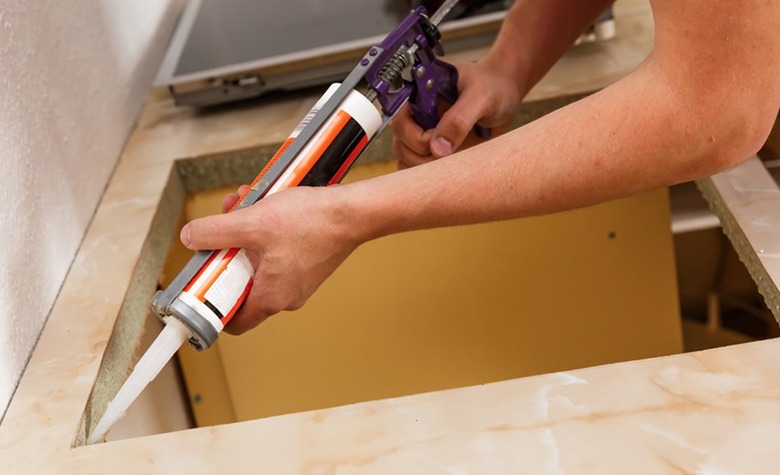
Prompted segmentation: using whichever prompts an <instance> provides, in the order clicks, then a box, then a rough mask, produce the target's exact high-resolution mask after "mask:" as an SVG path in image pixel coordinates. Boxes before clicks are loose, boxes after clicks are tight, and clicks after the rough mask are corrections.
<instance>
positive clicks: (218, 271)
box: [194, 247, 239, 302]
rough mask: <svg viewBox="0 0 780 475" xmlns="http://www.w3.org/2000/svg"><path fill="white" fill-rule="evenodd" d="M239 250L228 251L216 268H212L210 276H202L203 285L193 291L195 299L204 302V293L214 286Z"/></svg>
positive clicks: (235, 248)
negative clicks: (203, 279)
mask: <svg viewBox="0 0 780 475" xmlns="http://www.w3.org/2000/svg"><path fill="white" fill-rule="evenodd" d="M238 251H239V248H237V247H234V248H231V249H229V250H228V251H227V252H226V253H225V255H224V256H222V259H220V261H219V263H218V264H217V266H216V267H215V268H214V270H213V272H212V273H211V275H208V276H204V278H205V279H206V281H205V282H204V283H201V284H200V285H199V286H198V289H197V290H195V291H194V294H195V297H196V298H197V299H198V300H200V301H201V302H205V301H206V292H208V290H209V289H210V288H211V286H212V285H214V281H216V280H217V278H218V277H219V276H220V275H222V272H224V271H225V268H226V267H227V265H228V264H229V263H230V261H232V260H233V257H234V256H235V255H236V254H238Z"/></svg>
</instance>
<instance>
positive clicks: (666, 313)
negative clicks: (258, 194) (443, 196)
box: [178, 163, 682, 425]
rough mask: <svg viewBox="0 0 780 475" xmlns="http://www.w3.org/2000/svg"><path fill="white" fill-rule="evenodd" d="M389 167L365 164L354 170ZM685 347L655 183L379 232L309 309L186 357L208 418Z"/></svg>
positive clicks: (665, 214)
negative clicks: (472, 220) (560, 208)
mask: <svg viewBox="0 0 780 475" xmlns="http://www.w3.org/2000/svg"><path fill="white" fill-rule="evenodd" d="M392 168H393V164H390V163H388V164H378V165H363V166H359V167H356V169H355V170H354V171H353V172H352V174H351V176H350V178H351V179H353V180H354V179H360V178H363V177H366V176H371V175H374V174H378V173H386V172H388V171H391V170H392ZM224 192H225V190H215V191H213V192H208V193H201V194H199V195H198V196H196V197H193V198H192V199H190V201H189V203H188V205H187V211H186V216H187V219H191V218H192V217H195V216H198V215H204V214H210V213H214V212H217V211H218V208H219V202H220V200H221V197H222V195H223V194H224ZM179 252H181V249H180V250H179ZM185 258H186V255H185ZM178 265H179V266H180V265H181V264H178ZM681 348H682V343H681V330H680V320H679V311H678V300H677V287H676V280H675V266H674V258H673V249H672V237H671V233H670V228H669V207H668V198H667V193H666V191H665V190H658V191H654V192H651V193H646V194H643V195H639V196H636V197H632V198H628V199H623V200H618V201H614V202H610V203H606V204H603V205H600V206H595V207H591V208H586V209H581V210H577V211H572V212H566V213H559V214H555V215H551V216H545V217H540V218H531V219H519V220H512V221H506V222H500V223H491V224H486V225H478V226H467V227H456V228H448V229H437V230H430V231H422V232H413V233H406V234H401V235H396V236H391V237H388V238H383V239H379V240H377V241H374V242H370V243H368V244H366V245H364V246H363V247H361V248H359V249H358V250H357V251H356V252H355V253H354V254H353V255H352V256H350V258H349V259H348V260H347V261H346V262H345V264H344V265H343V266H342V267H341V268H340V269H338V270H337V271H336V273H335V274H334V275H333V276H332V277H331V278H330V279H329V280H328V281H326V282H325V284H323V286H322V287H321V288H320V289H319V290H318V292H317V293H316V294H315V295H314V296H313V297H312V298H311V300H310V301H309V302H308V303H307V304H306V305H305V306H304V307H303V308H302V309H301V310H299V311H296V312H289V313H284V314H281V315H278V316H276V317H273V318H271V319H270V320H268V321H267V322H265V323H264V324H262V325H261V326H260V327H258V328H257V329H255V330H254V331H252V332H249V333H248V334H245V335H242V336H240V337H233V336H229V335H223V336H221V337H220V340H219V341H218V343H217V345H216V346H215V348H214V349H212V350H208V351H206V352H203V353H196V352H194V351H192V350H189V349H187V351H183V352H182V353H183V354H182V355H181V356H182V365H183V369H184V373H185V379H186V381H187V384H188V386H189V391H190V399H191V401H192V402H193V409H194V413H195V415H196V419H197V422H198V423H199V424H201V425H212V424H216V423H220V422H230V421H232V420H240V421H243V420H249V419H256V418H261V417H267V416H272V415H278V414H284V413H290V412H298V411H304V410H309V409H315V408H324V407H330V406H337V405H343V404H349V403H354V402H359V401H366V400H375V399H383V398H388V397H392V396H400V395H407V394H414V393H420V392H425V391H435V390H439V389H445V388H454V387H461V386H467V385H474V384H481V383H486V382H491V381H499V380H505V379H510V378H517V377H521V376H527V375H533V374H542V373H549V372H553V371H562V370H568V369H573V368H581V367H586V366H593V365H599V364H604V363H611V362H617V361H626V360H632V359H638V358H647V357H651V356H659V355H667V354H673V353H678V352H680V351H681ZM224 385H226V388H225V387H224Z"/></svg>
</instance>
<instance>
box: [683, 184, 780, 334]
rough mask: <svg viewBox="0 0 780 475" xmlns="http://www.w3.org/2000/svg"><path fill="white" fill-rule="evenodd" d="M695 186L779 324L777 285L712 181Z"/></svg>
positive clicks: (779, 294) (778, 292)
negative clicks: (716, 217) (705, 200)
mask: <svg viewBox="0 0 780 475" xmlns="http://www.w3.org/2000/svg"><path fill="white" fill-rule="evenodd" d="M696 185H697V186H698V187H699V190H701V192H702V194H703V195H704V197H705V198H706V199H707V202H708V203H709V205H710V209H711V210H712V212H713V213H715V215H717V216H718V218H719V219H720V223H721V228H722V229H723V232H724V233H725V234H726V236H727V237H728V238H729V240H730V241H731V243H732V245H733V246H734V249H735V250H736V251H737V255H738V256H739V259H740V261H742V263H743V264H744V265H745V267H746V268H747V270H748V272H749V273H750V276H751V277H752V278H753V280H754V281H755V283H756V285H757V286H758V291H759V292H760V293H761V295H762V296H763V297H764V301H765V302H766V305H767V307H768V308H769V310H770V311H771V312H772V315H774V317H775V320H777V321H778V322H780V290H779V289H778V283H777V282H775V280H774V279H773V277H772V276H771V275H769V273H768V272H767V270H766V267H764V265H763V264H762V263H761V261H760V260H759V258H758V253H757V252H756V249H755V248H754V247H753V245H752V244H751V243H750V239H749V238H748V237H747V236H746V235H745V231H744V230H743V229H742V227H741V226H740V225H739V224H738V223H737V220H736V218H735V217H734V215H733V214H732V212H731V210H730V209H729V206H728V204H727V203H726V202H725V201H724V199H723V197H722V196H721V194H720V193H719V192H718V189H717V187H716V186H715V184H714V183H713V181H712V179H711V178H703V179H701V180H698V181H697V182H696ZM778 239H780V237H778Z"/></svg>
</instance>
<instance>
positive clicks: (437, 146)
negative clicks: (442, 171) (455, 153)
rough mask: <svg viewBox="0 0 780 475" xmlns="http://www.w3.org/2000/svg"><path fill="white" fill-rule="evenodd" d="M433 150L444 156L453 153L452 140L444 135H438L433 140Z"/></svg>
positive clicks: (439, 155) (434, 152)
mask: <svg viewBox="0 0 780 475" xmlns="http://www.w3.org/2000/svg"><path fill="white" fill-rule="evenodd" d="M431 151H432V152H433V154H434V155H436V156H438V157H444V156H446V155H449V154H451V153H452V142H450V141H449V140H447V139H445V138H444V137H436V138H435V139H433V142H431Z"/></svg>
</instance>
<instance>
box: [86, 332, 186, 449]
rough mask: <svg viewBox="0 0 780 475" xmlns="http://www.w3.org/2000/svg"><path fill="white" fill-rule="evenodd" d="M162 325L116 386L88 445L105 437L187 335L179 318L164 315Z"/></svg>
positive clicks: (88, 440)
mask: <svg viewBox="0 0 780 475" xmlns="http://www.w3.org/2000/svg"><path fill="white" fill-rule="evenodd" d="M164 321H165V328H163V330H162V331H161V332H160V335H159V336H158V337H157V339H155V340H154V342H153V343H152V345H151V346H150V347H149V349H148V350H146V353H144V355H143V356H142V357H141V359H140V360H138V363H137V364H136V365H135V368H133V371H132V373H130V377H129V378H127V381H125V384H123V385H122V387H121V388H119V392H118V393H116V396H114V399H112V400H111V402H109V403H108V407H106V412H104V413H103V417H101V418H100V421H98V423H97V425H96V426H95V429H94V430H93V431H92V434H90V436H89V438H87V445H92V444H95V443H97V442H98V441H100V440H102V439H103V437H105V435H106V432H108V430H109V429H110V428H111V426H113V425H114V423H116V421H118V420H119V419H121V418H122V417H124V415H125V412H126V411H127V408H128V407H130V404H132V403H133V401H135V399H136V398H137V397H138V396H139V395H140V394H141V391H143V390H144V388H145V387H146V386H147V385H148V384H149V383H150V382H151V381H152V380H153V379H154V378H155V377H156V376H157V375H158V374H159V373H160V371H162V369H163V367H164V366H165V365H166V363H168V361H169V360H170V359H171V357H173V354H174V353H176V350H178V349H179V347H181V345H182V343H184V342H185V341H186V340H187V339H188V338H190V336H191V334H190V331H189V330H187V327H185V326H184V324H182V323H181V322H180V321H179V320H177V319H175V318H172V317H166V318H165V319H164Z"/></svg>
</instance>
